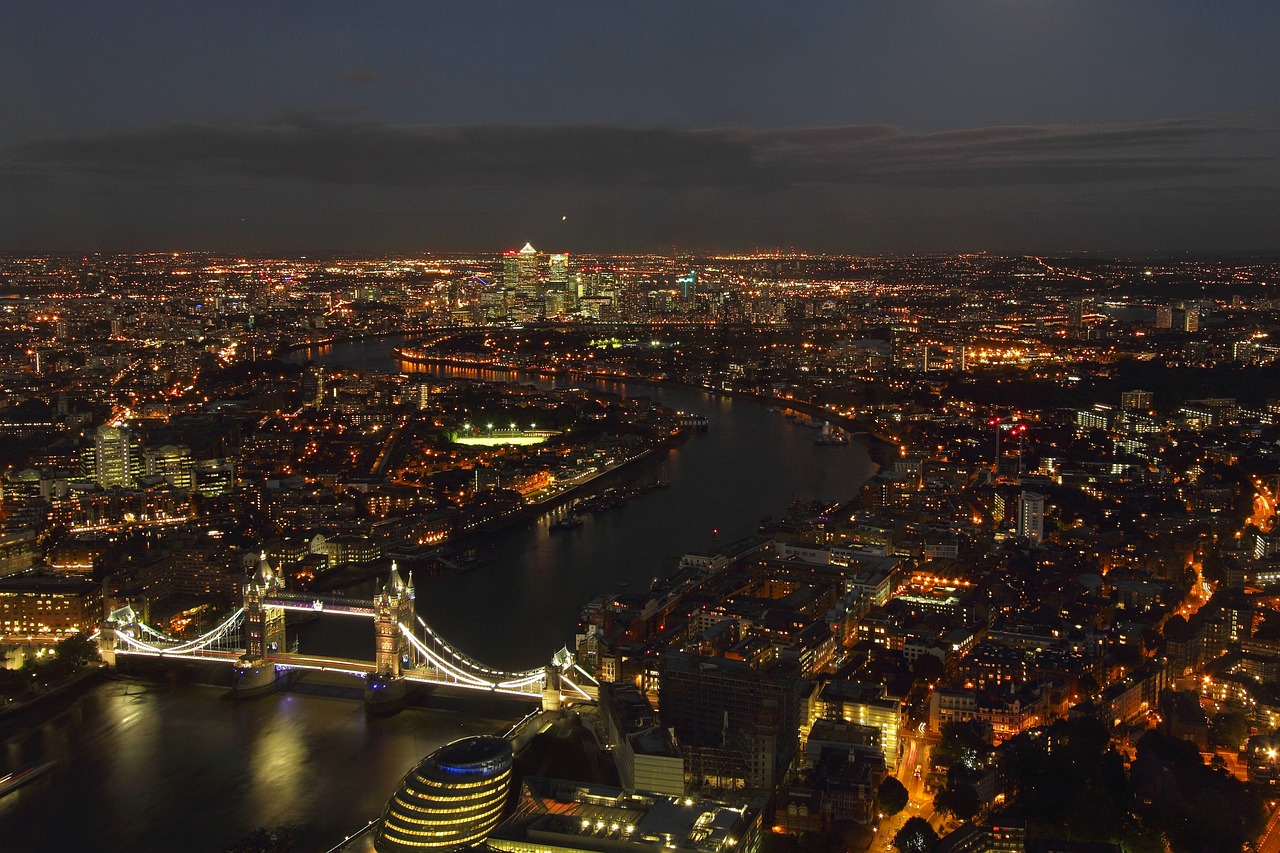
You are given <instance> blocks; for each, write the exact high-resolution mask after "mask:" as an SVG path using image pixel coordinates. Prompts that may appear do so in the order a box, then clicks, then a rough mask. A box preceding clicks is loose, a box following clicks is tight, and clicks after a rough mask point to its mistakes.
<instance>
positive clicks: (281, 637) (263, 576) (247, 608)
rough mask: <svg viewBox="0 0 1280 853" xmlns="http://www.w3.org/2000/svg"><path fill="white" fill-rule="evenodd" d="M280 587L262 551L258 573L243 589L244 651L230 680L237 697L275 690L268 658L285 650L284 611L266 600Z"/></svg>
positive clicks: (273, 672) (277, 578) (274, 675)
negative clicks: (276, 652) (273, 653)
mask: <svg viewBox="0 0 1280 853" xmlns="http://www.w3.org/2000/svg"><path fill="white" fill-rule="evenodd" d="M282 585H283V584H282V582H281V580H280V576H279V575H278V574H276V572H275V570H273V569H272V568H271V564H270V563H269V562H267V554H266V552H265V551H264V552H263V553H262V556H261V557H260V558H259V559H258V568H257V571H255V572H254V573H253V577H252V578H250V579H249V581H248V583H246V584H245V586H244V649H245V651H244V656H243V657H242V658H240V660H239V662H238V663H237V664H236V666H235V670H234V672H233V673H232V678H231V686H232V689H233V690H235V692H236V693H237V694H238V695H244V696H252V695H257V694H259V693H266V692H270V691H271V690H272V689H274V688H275V684H276V668H275V666H274V665H272V664H271V663H269V662H268V660H267V658H268V656H269V655H270V654H271V653H272V652H275V651H280V650H282V649H284V647H285V632H284V610H283V609H282V608H280V607H272V606H271V605H270V603H269V601H268V600H269V599H270V598H271V596H272V594H274V593H276V592H278V591H279V589H280V587H281V586H282Z"/></svg>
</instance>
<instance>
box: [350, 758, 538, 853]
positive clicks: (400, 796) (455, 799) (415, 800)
mask: <svg viewBox="0 0 1280 853" xmlns="http://www.w3.org/2000/svg"><path fill="white" fill-rule="evenodd" d="M512 762H513V759H512V753H511V743H510V742H509V741H508V740H506V739H505V738H499V737H489V736H478V737H469V738H463V739H462V740H456V741H454V742H453V743H451V744H449V745H447V746H442V747H441V748H440V749H437V750H436V751H435V752H433V753H431V754H430V755H428V756H427V757H426V758H424V759H423V760H422V761H421V762H419V763H418V764H417V766H415V767H414V768H413V769H412V770H410V771H409V772H408V773H406V774H405V776H404V778H403V779H402V780H401V781H400V785H399V787H397V788H396V792H395V793H394V794H392V795H391V799H389V800H388V801H387V805H386V807H385V808H384V809H383V811H382V822H381V825H380V826H379V827H378V833H377V837H376V838H375V840H374V848H375V849H376V850H377V851H378V853H402V851H409V850H453V849H460V848H463V847H470V846H472V845H475V844H478V843H479V842H481V841H483V840H484V839H485V837H486V836H487V835H488V834H489V832H490V831H491V830H492V829H493V828H494V827H495V826H497V824H498V821H499V820H501V819H502V813H503V810H504V808H505V807H506V804H507V796H508V794H509V793H510V790H511V768H512Z"/></svg>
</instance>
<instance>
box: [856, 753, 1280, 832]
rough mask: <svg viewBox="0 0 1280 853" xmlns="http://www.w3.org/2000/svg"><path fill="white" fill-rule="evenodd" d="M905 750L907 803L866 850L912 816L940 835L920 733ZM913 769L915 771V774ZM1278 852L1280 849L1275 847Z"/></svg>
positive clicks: (902, 769) (901, 776)
mask: <svg viewBox="0 0 1280 853" xmlns="http://www.w3.org/2000/svg"><path fill="white" fill-rule="evenodd" d="M905 740H906V751H905V752H904V753H903V755H902V761H901V762H900V763H899V765H898V772H897V773H896V774H895V775H896V776H897V779H898V781H899V782H901V783H902V786H903V787H904V788H906V789H907V794H908V795H909V797H910V799H909V801H908V802H907V807H906V808H905V809H903V810H902V811H901V812H899V813H898V814H896V815H894V816H893V817H887V818H885V819H884V820H882V821H881V822H880V827H879V829H878V830H877V831H876V838H875V840H874V841H873V842H872V843H871V847H870V848H869V853H888V851H892V850H893V849H894V848H893V836H894V835H895V834H896V833H897V831H898V830H899V829H901V828H902V825H903V824H904V823H906V822H907V820H909V819H910V818H913V817H922V818H924V819H925V820H927V821H929V824H930V825H931V826H932V827H933V828H934V830H936V831H937V833H938V834H939V835H943V834H944V831H943V828H942V826H943V823H944V817H943V816H942V815H940V814H938V813H937V812H935V811H934V810H933V795H932V794H930V793H929V792H928V791H926V790H925V787H924V783H925V777H927V776H928V775H929V743H928V741H927V739H926V738H925V736H924V735H922V734H911V735H908V736H906V737H905ZM917 769H918V770H919V775H917V774H916V771H917ZM1276 853H1280V851H1276Z"/></svg>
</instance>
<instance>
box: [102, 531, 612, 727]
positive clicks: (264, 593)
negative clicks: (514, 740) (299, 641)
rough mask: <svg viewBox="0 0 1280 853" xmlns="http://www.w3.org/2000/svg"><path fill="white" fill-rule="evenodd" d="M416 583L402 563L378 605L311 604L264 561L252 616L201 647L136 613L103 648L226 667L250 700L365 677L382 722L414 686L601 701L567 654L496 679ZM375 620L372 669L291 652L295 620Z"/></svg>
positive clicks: (250, 601) (118, 619)
mask: <svg viewBox="0 0 1280 853" xmlns="http://www.w3.org/2000/svg"><path fill="white" fill-rule="evenodd" d="M414 600H415V592H414V587H413V578H412V576H411V577H410V578H409V579H408V581H405V579H404V578H403V577H402V576H401V574H400V572H399V570H398V569H397V567H396V564H395V563H392V564H391V572H390V573H389V575H388V577H387V580H386V583H385V584H384V585H383V586H382V588H381V589H380V590H379V591H378V592H377V594H375V595H374V597H373V598H372V599H362V598H353V597H349V596H342V595H309V594H306V593H300V592H292V591H288V590H285V589H284V587H283V582H282V580H281V578H280V576H279V575H278V574H277V573H276V572H275V571H274V570H272V568H271V566H270V564H269V563H268V562H267V558H266V555H265V554H263V555H262V557H261V559H260V560H259V561H258V568H257V570H256V571H255V572H254V575H253V577H252V578H251V579H250V580H249V581H248V582H247V583H246V584H245V586H244V590H243V601H242V606H241V607H239V608H238V609H237V610H236V611H235V612H234V613H232V614H230V615H229V616H228V617H227V618H226V619H225V620H223V621H222V623H221V624H219V625H217V626H216V627H214V628H212V629H211V630H209V631H207V632H206V633H204V634H202V635H200V636H198V637H194V638H186V639H184V638H179V637H174V636H171V635H169V634H167V633H165V632H163V631H161V630H159V629H157V628H154V627H152V626H151V625H148V624H146V623H145V622H143V621H142V620H141V619H139V618H138V615H137V613H136V612H135V611H134V610H133V609H132V608H130V607H128V606H126V607H121V608H118V609H116V610H113V611H111V612H110V613H108V614H107V617H106V620H105V621H104V622H103V623H102V627H101V629H100V630H99V633H98V644H99V648H100V650H101V651H102V655H103V657H104V658H105V659H106V660H107V662H108V663H111V664H113V665H114V664H115V662H116V660H117V659H118V658H119V657H120V656H122V655H125V656H129V655H133V656H141V657H151V658H161V659H166V660H205V661H215V662H226V663H228V664H230V665H231V666H232V667H233V673H232V689H233V690H234V691H235V692H236V693H237V694H238V695H242V696H252V695H257V694H260V693H266V692H269V691H271V690H274V689H275V688H276V687H277V686H278V684H279V682H280V681H281V679H285V678H288V677H290V674H291V673H292V672H293V671H306V670H321V671H327V672H341V673H347V674H350V675H354V676H359V677H361V678H362V679H363V680H364V685H365V702H366V704H367V706H368V708H369V710H370V711H372V712H379V711H384V712H391V711H394V710H398V709H399V708H400V707H402V706H403V704H404V701H405V698H406V689H407V683H408V682H421V683H426V684H436V685H448V686H451V687H458V688H462V689H465V690H476V691H484V692H489V693H501V694H507V695H511V696H523V697H529V698H541V700H542V704H543V708H544V709H547V710H553V709H555V708H558V707H559V706H560V704H561V702H562V701H583V700H588V701H589V700H594V699H595V698H596V695H597V694H596V687H597V685H596V682H595V679H593V678H592V677H591V676H590V675H589V674H588V673H587V672H586V671H585V670H583V669H581V668H580V667H578V666H577V664H575V663H574V660H573V655H572V654H571V653H570V652H569V650H568V649H567V648H562V649H561V650H560V651H559V652H557V653H556V654H555V655H554V656H553V658H552V660H551V661H550V662H548V663H547V665H545V666H542V667H539V668H537V669H530V670H525V671H522V672H509V671H505V670H498V669H493V668H491V667H488V666H485V665H484V664H481V663H480V662H478V661H476V660H474V659H472V658H471V657H469V656H468V655H466V654H464V653H463V652H461V651H459V650H458V649H455V648H454V647H453V646H452V645H450V644H449V643H448V642H447V641H446V640H445V639H444V638H443V637H441V636H440V635H439V634H437V633H436V632H435V631H434V630H432V628H431V626H430V625H428V624H427V623H426V621H424V620H423V619H422V617H420V616H418V614H417V612H416V611H415V609H414ZM287 611H306V612H310V613H316V614H320V615H324V616H329V615H332V616H334V617H344V618H351V617H356V618H364V619H372V620H373V627H374V648H373V655H372V659H371V660H370V659H351V658H337V657H326V656H317V655H304V654H299V653H297V652H290V651H289V650H288V646H287V643H286V641H285V613H286V612H287Z"/></svg>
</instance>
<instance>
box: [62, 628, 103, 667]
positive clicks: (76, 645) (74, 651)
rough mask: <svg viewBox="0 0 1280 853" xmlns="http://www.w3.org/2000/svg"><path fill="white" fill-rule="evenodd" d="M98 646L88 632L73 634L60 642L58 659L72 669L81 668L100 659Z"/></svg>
mask: <svg viewBox="0 0 1280 853" xmlns="http://www.w3.org/2000/svg"><path fill="white" fill-rule="evenodd" d="M98 659H99V658H98V647H97V646H96V645H95V644H94V642H93V640H91V639H89V637H88V635H87V634H84V633H79V634H72V635H71V636H70V637H67V638H66V639H65V640H63V641H62V642H60V643H58V660H60V661H63V662H64V663H65V664H66V665H67V666H68V667H69V668H71V669H79V668H80V667H82V666H85V665H87V664H90V663H95V662H97V661H98Z"/></svg>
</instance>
